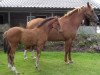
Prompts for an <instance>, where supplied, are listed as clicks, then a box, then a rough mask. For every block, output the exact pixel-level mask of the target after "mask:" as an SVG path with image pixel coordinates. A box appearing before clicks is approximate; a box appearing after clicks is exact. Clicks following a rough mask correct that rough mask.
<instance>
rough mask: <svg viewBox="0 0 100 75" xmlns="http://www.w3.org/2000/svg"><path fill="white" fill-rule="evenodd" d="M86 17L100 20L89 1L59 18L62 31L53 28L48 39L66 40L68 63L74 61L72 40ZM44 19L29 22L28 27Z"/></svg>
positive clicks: (94, 20) (30, 27)
mask: <svg viewBox="0 0 100 75" xmlns="http://www.w3.org/2000/svg"><path fill="white" fill-rule="evenodd" d="M85 17H87V18H88V19H89V20H91V21H93V22H98V17H97V15H96V14H95V12H94V9H93V8H92V6H91V5H90V4H89V2H87V5H86V6H82V7H79V8H75V9H73V10H72V11H69V12H68V13H67V14H65V15H64V16H62V17H60V18H59V19H58V23H59V25H60V27H61V29H60V30H61V32H62V33H58V32H57V30H55V29H52V30H51V31H50V33H49V36H48V41H65V47H64V49H65V59H64V60H65V62H66V63H72V62H73V61H72V59H71V46H72V42H73V40H74V39H75V36H76V34H77V30H78V28H79V26H80V25H81V23H82V20H84V18H85ZM43 20H44V19H43V18H36V19H33V20H31V21H30V22H29V23H28V24H27V27H26V28H28V29H33V28H34V27H35V25H36V24H38V23H41V22H42V21H43Z"/></svg>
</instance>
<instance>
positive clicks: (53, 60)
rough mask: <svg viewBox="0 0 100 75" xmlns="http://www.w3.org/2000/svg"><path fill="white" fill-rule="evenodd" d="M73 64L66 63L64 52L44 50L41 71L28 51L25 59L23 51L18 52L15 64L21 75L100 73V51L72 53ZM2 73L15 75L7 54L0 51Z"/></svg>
mask: <svg viewBox="0 0 100 75" xmlns="http://www.w3.org/2000/svg"><path fill="white" fill-rule="evenodd" d="M72 58H73V60H74V63H73V64H65V63H64V52H42V54H41V58H40V67H41V68H40V69H41V70H40V71H37V70H36V69H35V60H32V57H31V53H30V52H28V60H26V61H24V59H23V52H16V55H15V65H16V67H17V70H18V71H19V72H20V75H100V54H99V53H72ZM0 75H14V73H12V72H10V70H9V69H8V67H7V57H6V54H4V53H3V52H0Z"/></svg>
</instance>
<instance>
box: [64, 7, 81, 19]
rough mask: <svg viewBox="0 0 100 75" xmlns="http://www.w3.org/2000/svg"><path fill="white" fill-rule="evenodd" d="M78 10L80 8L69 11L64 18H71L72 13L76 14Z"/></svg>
mask: <svg viewBox="0 0 100 75" xmlns="http://www.w3.org/2000/svg"><path fill="white" fill-rule="evenodd" d="M79 10H80V8H75V9H73V10H72V11H69V12H68V13H67V14H65V15H64V16H65V17H66V16H71V15H72V14H73V13H75V12H78V11H79Z"/></svg>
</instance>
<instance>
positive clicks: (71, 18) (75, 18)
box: [65, 12, 84, 29]
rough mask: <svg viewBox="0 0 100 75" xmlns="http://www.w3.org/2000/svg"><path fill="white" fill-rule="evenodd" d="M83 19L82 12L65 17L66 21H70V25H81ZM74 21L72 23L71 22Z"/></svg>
mask: <svg viewBox="0 0 100 75" xmlns="http://www.w3.org/2000/svg"><path fill="white" fill-rule="evenodd" d="M83 19H84V14H83V12H75V13H73V14H72V15H70V16H68V17H66V19H65V20H66V22H70V23H72V25H73V26H72V27H76V28H77V29H78V27H79V26H80V25H81V22H82V20H83ZM73 23H74V24H73Z"/></svg>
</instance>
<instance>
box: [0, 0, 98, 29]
mask: <svg viewBox="0 0 100 75" xmlns="http://www.w3.org/2000/svg"><path fill="white" fill-rule="evenodd" d="M87 2H90V3H91V4H92V5H93V7H94V8H95V11H96V13H97V14H100V5H99V4H98V3H96V2H95V1H94V0H0V25H4V24H9V25H10V26H11V27H13V26H19V25H23V26H25V25H26V23H27V22H28V21H29V20H31V19H33V18H37V17H41V18H46V17H50V16H63V15H64V14H65V13H67V11H69V10H71V9H73V8H75V7H79V6H82V5H86V3H87ZM99 17H100V16H99Z"/></svg>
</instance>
